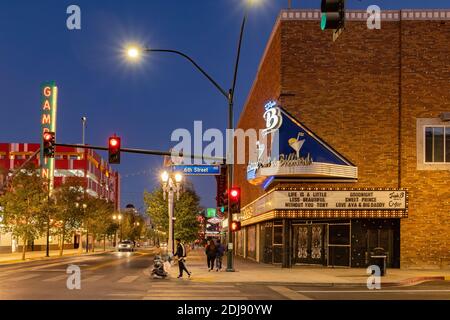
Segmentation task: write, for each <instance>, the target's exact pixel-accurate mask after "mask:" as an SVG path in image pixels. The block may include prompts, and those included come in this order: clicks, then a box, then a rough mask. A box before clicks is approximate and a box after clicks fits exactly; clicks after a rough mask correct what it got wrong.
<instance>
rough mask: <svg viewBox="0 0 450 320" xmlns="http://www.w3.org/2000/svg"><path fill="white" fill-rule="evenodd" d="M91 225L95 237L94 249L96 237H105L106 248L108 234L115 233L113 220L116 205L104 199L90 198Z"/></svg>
mask: <svg viewBox="0 0 450 320" xmlns="http://www.w3.org/2000/svg"><path fill="white" fill-rule="evenodd" d="M88 207H89V208H88V209H89V217H88V220H89V223H88V224H89V227H90V232H91V234H92V238H93V241H92V242H93V244H92V251H95V242H96V239H99V238H102V239H103V249H104V250H105V245H106V236H107V235H108V234H109V235H111V234H113V233H111V232H114V231H115V230H116V228H115V227H114V222H113V220H112V215H113V212H114V205H113V204H112V203H111V202H107V201H105V200H103V199H98V198H90V199H89V204H88Z"/></svg>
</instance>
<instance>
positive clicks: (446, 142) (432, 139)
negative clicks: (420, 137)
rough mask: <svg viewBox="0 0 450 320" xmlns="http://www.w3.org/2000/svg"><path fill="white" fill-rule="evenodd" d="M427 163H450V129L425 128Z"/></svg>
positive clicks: (441, 127)
mask: <svg viewBox="0 0 450 320" xmlns="http://www.w3.org/2000/svg"><path fill="white" fill-rule="evenodd" d="M425 162H427V163H443V162H450V127H448V126H447V127H445V126H435V127H425Z"/></svg>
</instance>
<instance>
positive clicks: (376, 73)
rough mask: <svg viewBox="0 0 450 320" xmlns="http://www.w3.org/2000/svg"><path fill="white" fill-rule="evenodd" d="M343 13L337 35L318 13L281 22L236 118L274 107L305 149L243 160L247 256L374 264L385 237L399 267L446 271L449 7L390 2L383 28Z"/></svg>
mask: <svg viewBox="0 0 450 320" xmlns="http://www.w3.org/2000/svg"><path fill="white" fill-rule="evenodd" d="M346 15H347V21H346V29H345V31H344V32H343V34H341V36H340V37H339V38H338V40H337V41H336V42H332V33H331V31H328V32H324V31H322V30H321V29H320V12H319V11H318V10H286V11H282V12H281V13H280V15H279V17H278V19H277V21H276V24H275V26H274V29H273V31H272V34H271V37H270V39H269V42H268V44H267V47H266V51H265V53H264V56H263V58H262V60H261V63H260V67H259V70H258V73H257V76H256V79H255V81H254V84H253V87H252V89H251V91H250V93H249V96H248V99H247V102H246V104H245V106H244V110H243V112H242V114H241V117H240V120H239V123H238V127H239V128H242V129H244V130H245V129H249V128H258V129H261V128H262V129H264V128H266V126H267V122H266V121H265V120H267V118H266V119H264V118H263V116H272V118H276V117H277V116H276V114H277V112H278V117H280V118H282V124H280V126H279V129H278V130H279V137H280V151H281V152H280V153H283V152H285V154H284V155H285V156H286V157H287V156H288V153H289V151H286V148H289V146H290V147H291V148H292V149H291V151H294V150H295V151H297V154H295V152H294V154H293V156H292V157H291V158H290V160H294V162H291V163H290V164H289V161H287V162H284V164H281V162H276V161H275V162H274V161H272V162H271V163H266V164H263V163H262V162H257V163H256V165H255V164H253V165H252V164H250V165H248V164H245V165H237V169H236V171H235V176H234V181H235V185H239V186H241V187H242V211H241V220H242V225H243V228H242V230H241V231H240V232H239V233H237V235H236V239H235V247H236V251H237V254H239V255H242V256H245V257H247V258H250V259H254V260H256V261H259V262H265V263H280V264H283V266H286V267H288V266H292V265H294V264H304V263H305V264H320V265H328V266H329V265H338V266H351V267H364V266H367V265H369V264H370V255H371V253H372V252H374V249H375V248H376V247H382V248H384V250H385V251H386V254H387V263H388V266H391V267H402V268H416V267H417V268H448V266H449V259H450V121H449V120H450V119H448V118H450V117H449V116H448V115H446V112H450V60H449V57H450V46H449V41H450V10H427V11H424V10H402V11H383V12H382V15H381V18H382V20H381V29H380V30H376V29H375V30H369V29H368V27H367V25H366V19H367V13H366V12H365V11H351V10H349V11H347V13H346ZM268 101H274V103H268ZM271 108H278V109H277V110H279V111H277V112H275V111H270V110H269V109H271ZM280 112H281V113H280ZM278 120H279V122H280V123H281V120H280V119H278ZM283 130H284V131H283ZM297 132H298V135H297ZM272 135H273V134H272ZM283 135H284V136H283ZM287 138H290V139H289V140H288V141H289V145H288V146H286V145H287V141H286V140H287ZM292 139H293V140H292ZM283 144H284V146H283ZM295 147H296V148H297V149H295ZM247 148H248V145H247ZM283 148H285V149H284V150H283ZM299 149H300V152H298V150H299ZM247 150H248V149H247ZM298 158H301V159H300V160H302V161H303V162H298V161H297V162H295V159H297V160H298ZM272 160H273V159H272ZM277 160H278V158H277ZM299 163H300V164H299Z"/></svg>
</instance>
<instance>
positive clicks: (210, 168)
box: [172, 165, 220, 176]
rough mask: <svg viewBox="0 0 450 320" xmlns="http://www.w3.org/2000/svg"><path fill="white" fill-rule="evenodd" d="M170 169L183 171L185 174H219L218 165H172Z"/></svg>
mask: <svg viewBox="0 0 450 320" xmlns="http://www.w3.org/2000/svg"><path fill="white" fill-rule="evenodd" d="M172 170H173V171H179V172H183V174H184V175H186V176H216V175H220V165H174V166H172Z"/></svg>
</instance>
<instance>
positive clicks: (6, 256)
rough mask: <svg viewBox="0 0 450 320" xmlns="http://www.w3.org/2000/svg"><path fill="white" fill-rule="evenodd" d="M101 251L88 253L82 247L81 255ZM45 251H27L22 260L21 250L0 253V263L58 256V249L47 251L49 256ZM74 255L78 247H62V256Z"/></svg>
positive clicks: (109, 249) (77, 252)
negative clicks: (47, 255)
mask: <svg viewBox="0 0 450 320" xmlns="http://www.w3.org/2000/svg"><path fill="white" fill-rule="evenodd" d="M106 251H114V248H108V247H107V248H106ZM102 252H104V251H103V247H101V248H95V252H89V253H86V250H85V249H83V253H82V254H81V255H88V254H97V253H102ZM45 253H46V252H45V250H44V251H27V253H26V255H25V260H22V252H14V253H1V254H0V265H5V264H13V263H21V262H29V261H36V260H54V259H57V258H60V255H59V250H50V252H49V255H50V257H46V256H45ZM76 255H80V254H79V251H78V249H64V252H63V257H69V256H76Z"/></svg>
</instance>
